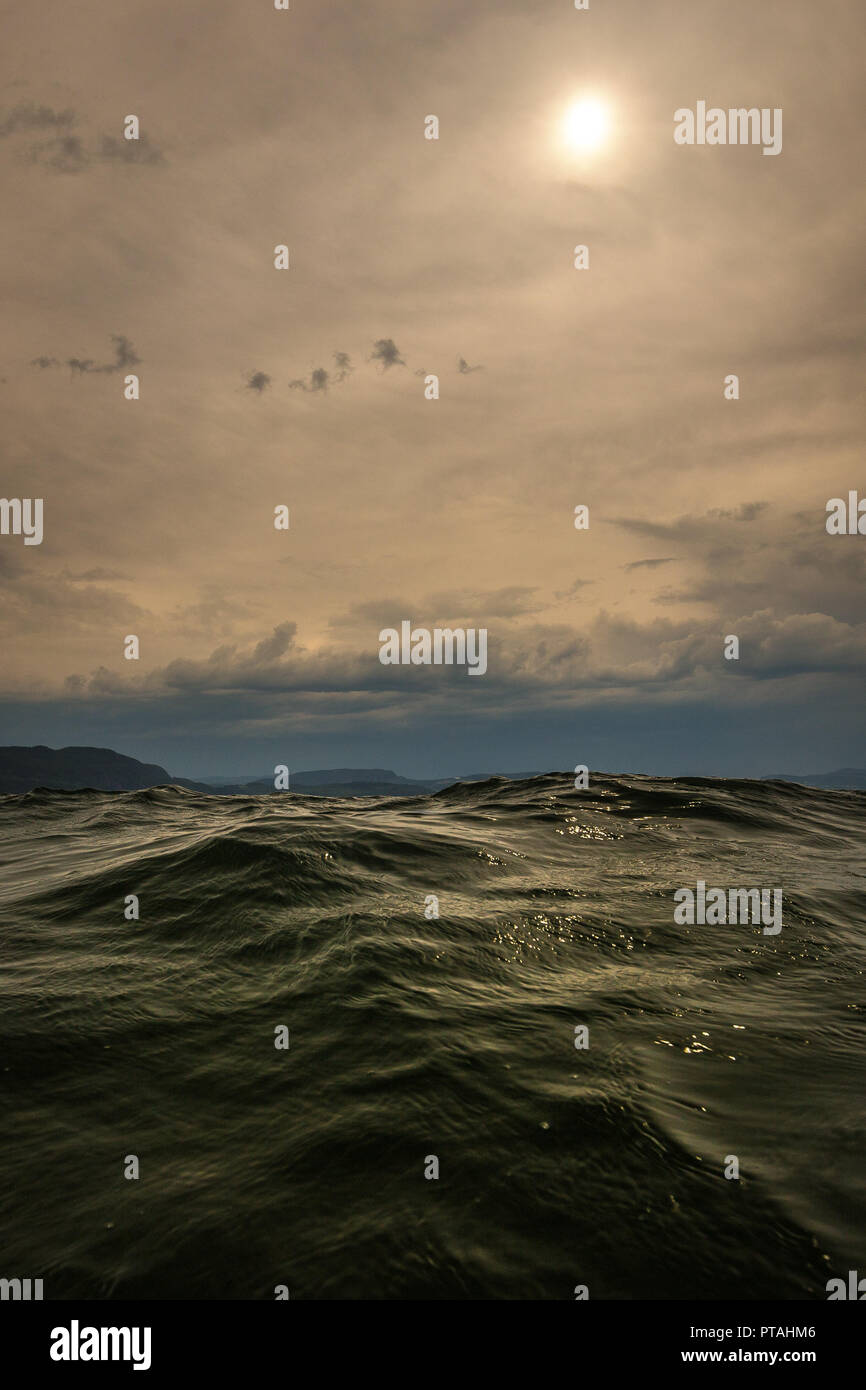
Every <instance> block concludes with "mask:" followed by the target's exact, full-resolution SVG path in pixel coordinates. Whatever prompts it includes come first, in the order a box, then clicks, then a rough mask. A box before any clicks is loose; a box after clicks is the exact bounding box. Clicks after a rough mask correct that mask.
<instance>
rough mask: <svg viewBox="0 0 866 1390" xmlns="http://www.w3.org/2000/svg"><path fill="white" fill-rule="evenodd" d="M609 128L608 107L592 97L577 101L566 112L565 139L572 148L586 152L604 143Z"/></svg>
mask: <svg viewBox="0 0 866 1390" xmlns="http://www.w3.org/2000/svg"><path fill="white" fill-rule="evenodd" d="M609 128H610V117H609V115H608V111H607V107H606V106H605V105H604V104H603V102H600V101H596V100H595V99H594V98H592V97H587V98H585V100H583V101H578V102H576V103H575V105H574V106H570V107H569V109H568V110H567V111H566V113H565V121H564V134H565V139H566V141H567V143H568V144H569V145H570V146H571V148H572V149H574V150H580V151H582V152H583V153H585V154H589V153H591V152H592V151H593V150H597V149H599V148H600V147H601V146H602V145H603V144H604V142H605V140H606V138H607V133H608V130H609Z"/></svg>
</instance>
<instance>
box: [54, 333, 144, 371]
mask: <svg viewBox="0 0 866 1390" xmlns="http://www.w3.org/2000/svg"><path fill="white" fill-rule="evenodd" d="M111 341H112V342H113V343H114V361H113V362H104V363H103V364H102V365H101V366H98V367H97V366H95V365H94V362H93V358H92V357H67V359H66V365H67V367H69V368H70V369H71V370H72V371H73V372H78V373H79V375H81V376H83V375H85V374H86V373H89V374H90V375H92V376H97V375H100V374H104V373H111V372H122V371H124V369H125V368H126V367H137V366H138V365H139V363H140V362H141V358H140V357H139V356H138V353H137V352H136V351H135V348H134V347H133V346H132V343H131V342H130V341H129V339H128V338H126V337H124V335H123V334H122V333H112V335H111ZM30 366H31V367H40V368H42V369H44V368H46V367H59V366H60V362H59V361H58V359H57V358H56V357H34V358H32V359H31V362H30Z"/></svg>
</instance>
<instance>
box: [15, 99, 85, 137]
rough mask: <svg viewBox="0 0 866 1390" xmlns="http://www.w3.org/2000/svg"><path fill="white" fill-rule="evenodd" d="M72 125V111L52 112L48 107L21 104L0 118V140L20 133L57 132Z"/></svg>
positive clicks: (73, 122)
mask: <svg viewBox="0 0 866 1390" xmlns="http://www.w3.org/2000/svg"><path fill="white" fill-rule="evenodd" d="M74 124H75V113H74V111H54V110H52V108H51V107H50V106H36V105H34V104H33V103H32V102H22V103H21V104H20V105H18V106H16V107H15V108H14V109H13V110H12V111H9V112H8V113H7V114H6V115H5V116H0V139H5V138H6V136H7V135H17V134H18V133H19V132H21V131H32V130H57V129H58V128H62V127H64V126H72V125H74Z"/></svg>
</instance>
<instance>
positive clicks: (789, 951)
mask: <svg viewBox="0 0 866 1390" xmlns="http://www.w3.org/2000/svg"><path fill="white" fill-rule="evenodd" d="M864 832H866V793H862V792H825V791H818V790H815V789H809V788H805V787H799V786H790V785H785V784H782V783H761V782H746V781H740V782H734V781H719V780H703V779H680V780H676V781H672V780H661V779H659V780H657V779H652V778H646V777H601V776H597V777H595V778H593V781H592V786H591V789H590V790H588V791H585V792H575V791H574V790H572V788H571V780H570V778H569V777H566V776H565V775H562V776H547V777H540V778H534V779H532V780H529V781H524V782H516V783H515V782H506V781H503V780H501V779H494V780H491V781H489V782H485V783H482V784H475V785H465V784H464V785H462V786H459V787H456V788H451V789H449V790H447V791H445V792H440V793H438V794H437V795H434V796H430V797H423V798H417V799H413V800H369V801H348V800H321V799H318V798H313V797H302V796H292V795H283V796H282V797H280V796H270V797H255V798H247V797H230V798H228V797H218V796H203V795H198V794H196V793H191V792H187V791H182V790H179V789H177V788H160V789H156V790H151V791H145V792H135V793H128V794H120V795H118V794H114V795H112V794H107V793H102V792H48V791H42V792H34V793H31V794H29V795H26V796H7V797H2V798H0V869H2V872H0V943H2V955H3V970H2V986H0V990H2V993H0V1006H2V1014H0V1017H2V1024H0V1061H2V1072H0V1083H2V1087H0V1103H2V1140H0V1148H2V1158H0V1252H2V1254H0V1259H2V1264H3V1266H4V1267H3V1268H2V1269H0V1275H3V1276H8V1277H11V1276H19V1277H28V1276H29V1277H42V1278H44V1280H45V1296H46V1298H66V1297H85V1298H87V1297H90V1298H110V1297H113V1298H266V1299H267V1298H273V1296H274V1287H275V1286H276V1285H277V1284H286V1285H288V1287H289V1289H290V1291H291V1297H292V1298H320V1299H321V1298H390V1299H402V1298H433V1299H436V1298H457V1299H462V1298H470V1299H477V1298H529V1299H534V1298H566V1299H568V1298H572V1297H573V1289H574V1287H575V1285H577V1284H586V1285H588V1287H589V1293H590V1297H591V1298H624V1299H628V1298H743V1299H757V1298H821V1299H823V1298H825V1297H826V1293H825V1283H826V1280H827V1279H828V1278H829V1277H830V1276H831V1275H845V1274H846V1273H847V1270H848V1269H849V1268H858V1269H859V1271H860V1273H861V1275H864V1274H866V1176H864V1175H866V1162H864V1157H866V1104H864V1097H866V1085H864V1082H866V1075H864V1073H866V1045H864V1044H866V1039H864V1026H863V1025H864V1004H866V998H864V969H866V895H864V887H866V849H864V847H866V833H864ZM699 878H700V879H704V880H706V881H707V883H708V884H710V885H713V886H722V887H732V886H733V887H744V888H749V887H759V886H762V887H780V888H782V890H783V895H784V899H783V900H784V912H783V922H784V926H783V929H782V932H781V934H780V935H778V936H776V937H772V936H767V935H764V934H763V933H762V932H761V929H760V926H677V925H675V924H674V921H673V907H674V903H673V893H674V891H675V889H676V888H678V887H681V886H691V887H694V885H695V882H696V880H697V879H699ZM131 893H135V894H137V895H138V896H139V897H140V904H141V918H140V921H138V922H129V921H126V920H124V915H123V907H124V899H125V897H126V895H128V894H131ZM428 894H436V895H437V896H438V897H439V903H440V914H441V915H440V917H439V919H438V920H429V921H428V920H426V919H425V916H424V906H425V898H426V897H427V895H428ZM281 1024H284V1025H286V1026H288V1028H289V1029H290V1037H291V1045H290V1048H289V1050H288V1051H287V1052H286V1051H277V1050H276V1049H275V1047H274V1029H275V1027H277V1026H278V1025H281ZM578 1024H587V1025H588V1026H589V1030H590V1034H589V1036H590V1046H589V1049H588V1050H586V1051H577V1050H575V1047H574V1028H575V1025H578ZM127 1154H136V1155H137V1156H138V1158H139V1161H140V1165H141V1177H140V1179H139V1180H138V1181H128V1180H126V1179H125V1178H124V1176H123V1165H124V1158H125V1156H126V1155H127ZM430 1154H435V1155H437V1156H438V1159H439V1162H440V1174H441V1175H440V1178H439V1180H438V1181H428V1180H426V1179H425V1177H424V1166H425V1157H426V1156H427V1155H430ZM729 1154H736V1155H737V1156H738V1157H739V1161H740V1165H741V1173H742V1176H741V1179H740V1181H739V1182H737V1181H728V1180H726V1179H725V1178H724V1176H723V1169H724V1165H725V1161H726V1156H727V1155H729Z"/></svg>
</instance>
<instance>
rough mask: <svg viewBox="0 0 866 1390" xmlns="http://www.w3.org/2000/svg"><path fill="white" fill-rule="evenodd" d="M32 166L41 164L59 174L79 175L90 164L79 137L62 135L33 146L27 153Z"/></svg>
mask: <svg viewBox="0 0 866 1390" xmlns="http://www.w3.org/2000/svg"><path fill="white" fill-rule="evenodd" d="M27 158H28V160H29V162H30V163H31V164H41V165H42V166H43V167H44V168H46V169H53V170H54V172H55V173H57V174H78V173H80V172H81V170H82V169H86V168H87V166H88V164H89V163H90V159H89V156H88V155H87V152H86V150H85V148H84V145H83V143H82V140H81V137H80V136H79V135H62V136H57V137H56V138H55V139H53V140H43V141H42V142H41V143H40V144H38V145H31V147H30V149H29V150H28V151H27Z"/></svg>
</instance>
